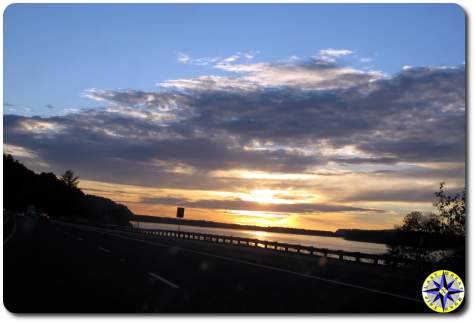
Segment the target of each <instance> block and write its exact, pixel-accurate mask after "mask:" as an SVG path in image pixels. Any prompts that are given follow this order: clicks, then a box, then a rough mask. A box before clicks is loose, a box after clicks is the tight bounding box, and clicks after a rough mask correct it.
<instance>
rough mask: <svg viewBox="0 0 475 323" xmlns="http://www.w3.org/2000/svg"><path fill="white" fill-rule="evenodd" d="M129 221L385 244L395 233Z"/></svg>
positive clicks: (145, 218) (166, 219)
mask: <svg viewBox="0 0 475 323" xmlns="http://www.w3.org/2000/svg"><path fill="white" fill-rule="evenodd" d="M131 221H136V222H152V223H162V224H181V225H189V226H197V227H209V228H221V229H233V230H251V231H265V232H275V233H287V234H302V235H310V236H323V237H335V238H343V239H345V240H352V241H361V242H372V243H384V244H387V243H388V242H389V241H390V239H391V238H392V237H393V235H394V234H395V230H360V229H338V230H337V231H335V232H334V231H326V230H309V229H298V228H285V227H261V226H256V225H242V224H233V223H223V222H214V221H206V220H190V219H177V218H170V217H158V216H150V215H135V216H134V217H133V218H132V219H131Z"/></svg>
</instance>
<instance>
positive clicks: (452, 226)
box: [434, 183, 467, 236]
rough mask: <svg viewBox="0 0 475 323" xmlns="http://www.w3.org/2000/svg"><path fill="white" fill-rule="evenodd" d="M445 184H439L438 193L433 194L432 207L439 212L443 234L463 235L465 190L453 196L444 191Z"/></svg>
mask: <svg viewBox="0 0 475 323" xmlns="http://www.w3.org/2000/svg"><path fill="white" fill-rule="evenodd" d="M444 185H445V183H440V188H439V191H438V192H435V193H434V195H435V196H436V198H437V199H436V201H435V202H434V206H435V207H436V208H437V210H438V211H439V217H440V221H441V222H442V229H443V231H444V233H445V234H454V235H461V236H464V235H465V213H466V209H465V197H466V193H467V192H466V189H464V190H463V191H462V192H461V193H457V194H455V195H454V196H451V195H449V194H447V193H446V192H445V191H444Z"/></svg>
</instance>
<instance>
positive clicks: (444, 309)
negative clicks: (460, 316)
mask: <svg viewBox="0 0 475 323" xmlns="http://www.w3.org/2000/svg"><path fill="white" fill-rule="evenodd" d="M464 295H465V288H464V286H463V282H462V279H460V277H459V276H457V275H456V274H455V273H453V272H451V271H449V270H438V271H435V272H433V273H432V274H430V275H429V276H428V277H427V278H426V280H425V281H424V284H423V285H422V298H423V299H424V302H425V303H426V304H427V306H429V308H430V309H432V310H433V311H436V312H439V313H448V312H452V311H453V310H455V309H456V308H457V307H459V306H460V304H462V301H463V298H464Z"/></svg>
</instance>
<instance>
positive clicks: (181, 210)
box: [176, 207, 185, 218]
mask: <svg viewBox="0 0 475 323" xmlns="http://www.w3.org/2000/svg"><path fill="white" fill-rule="evenodd" d="M176 217H177V218H184V217H185V208H184V207H177V208H176Z"/></svg>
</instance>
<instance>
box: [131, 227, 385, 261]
mask: <svg viewBox="0 0 475 323" xmlns="http://www.w3.org/2000/svg"><path fill="white" fill-rule="evenodd" d="M131 223H132V225H133V226H134V227H137V222H135V221H132V222H131ZM140 228H142V229H152V230H153V229H157V230H175V231H176V230H178V225H176V224H165V223H153V222H140ZM180 230H181V231H187V232H196V233H206V234H217V235H223V236H234V237H243V238H252V239H260V240H267V241H278V242H283V243H292V244H300V245H303V246H313V247H316V248H326V249H332V250H344V251H355V252H362V253H368V254H383V253H386V252H387V251H388V247H387V246H386V245H385V244H381V243H370V242H360V241H352V240H345V239H343V238H339V237H325V236H312V235H305V234H290V233H278V232H267V231H254V230H242V229H224V228H211V227H201V226H191V225H181V226H180Z"/></svg>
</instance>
